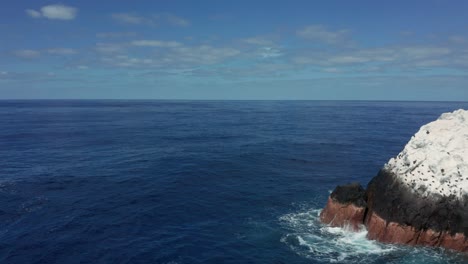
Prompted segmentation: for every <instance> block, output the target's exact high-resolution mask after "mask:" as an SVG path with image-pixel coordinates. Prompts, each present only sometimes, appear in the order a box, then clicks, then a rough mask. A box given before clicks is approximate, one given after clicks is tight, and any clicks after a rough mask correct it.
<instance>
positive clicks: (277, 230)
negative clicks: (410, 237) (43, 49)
mask: <svg viewBox="0 0 468 264" xmlns="http://www.w3.org/2000/svg"><path fill="white" fill-rule="evenodd" d="M459 108H465V109H467V108H468V103H455V102H450V103H443V102H440V103H439V102H351V101H344V102H343V101H342V102H333V101H115V100H107V101H106V100H104V101H100V100H96V101H93V100H90V101H79V100H78V101H75V100H62V101H46V100H42V101H41V100H38V101H0V263H171V264H176V263H277V264H278V263H329V262H334V263H425V264H429V263H467V262H468V257H467V256H465V255H462V254H458V253H455V252H451V251H446V250H442V249H430V248H422V247H417V248H412V247H404V246H394V245H384V244H380V243H376V242H374V241H369V240H367V239H365V231H363V232H360V233H350V232H346V231H345V230H342V229H338V228H329V227H327V226H324V225H322V224H320V223H319V222H318V221H317V214H318V213H319V210H320V209H321V208H322V207H323V206H324V204H325V202H326V199H327V197H328V195H329V192H330V191H331V190H332V189H333V188H334V187H335V186H336V185H337V184H344V183H348V182H354V181H357V182H360V183H362V184H363V185H366V184H367V182H368V181H369V180H370V179H371V178H372V177H373V176H374V175H375V174H376V173H377V172H378V170H379V169H380V167H381V166H382V165H383V164H384V163H385V162H386V161H387V160H388V159H389V158H391V157H392V156H394V155H396V154H398V152H399V151H400V150H401V149H402V148H403V146H404V145H405V144H406V142H407V141H408V140H409V138H410V137H411V135H412V134H414V133H415V132H416V131H417V130H418V128H419V127H420V126H421V125H423V124H425V123H427V122H430V121H432V120H435V119H436V118H437V117H438V116H439V115H440V114H441V113H442V112H447V111H453V110H456V109H459Z"/></svg>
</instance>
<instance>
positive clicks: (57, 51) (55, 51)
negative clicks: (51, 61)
mask: <svg viewBox="0 0 468 264" xmlns="http://www.w3.org/2000/svg"><path fill="white" fill-rule="evenodd" d="M47 53H49V54H53V55H73V54H76V53H77V51H76V50H74V49H69V48H53V49H48V50H47Z"/></svg>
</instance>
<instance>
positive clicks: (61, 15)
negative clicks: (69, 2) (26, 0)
mask: <svg viewBox="0 0 468 264" xmlns="http://www.w3.org/2000/svg"><path fill="white" fill-rule="evenodd" d="M25 11H26V14H27V15H29V16H30V17H33V18H41V17H43V18H48V19H57V20H73V19H75V18H76V15H77V13H78V8H75V7H71V6H66V5H61V4H56V5H47V6H43V7H41V9H40V10H39V11H37V10H34V9H26V10H25Z"/></svg>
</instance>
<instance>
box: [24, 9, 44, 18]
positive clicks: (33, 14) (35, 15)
mask: <svg viewBox="0 0 468 264" xmlns="http://www.w3.org/2000/svg"><path fill="white" fill-rule="evenodd" d="M25 11H26V14H28V16H30V17H32V18H39V17H42V14H41V12H39V11H36V10H33V9H26V10H25Z"/></svg>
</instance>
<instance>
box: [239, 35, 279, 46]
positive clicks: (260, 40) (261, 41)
mask: <svg viewBox="0 0 468 264" xmlns="http://www.w3.org/2000/svg"><path fill="white" fill-rule="evenodd" d="M241 41H242V42H243V43H247V44H250V45H258V46H274V45H275V43H274V42H273V41H272V40H271V39H268V38H266V37H260V36H257V37H250V38H245V39H242V40H241Z"/></svg>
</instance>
